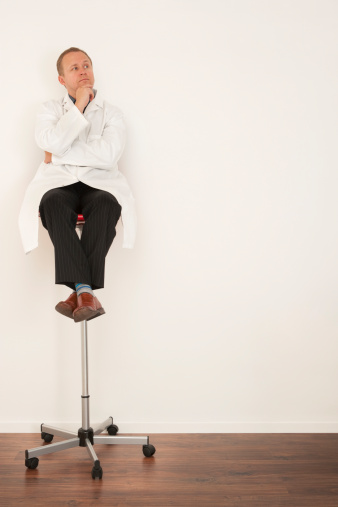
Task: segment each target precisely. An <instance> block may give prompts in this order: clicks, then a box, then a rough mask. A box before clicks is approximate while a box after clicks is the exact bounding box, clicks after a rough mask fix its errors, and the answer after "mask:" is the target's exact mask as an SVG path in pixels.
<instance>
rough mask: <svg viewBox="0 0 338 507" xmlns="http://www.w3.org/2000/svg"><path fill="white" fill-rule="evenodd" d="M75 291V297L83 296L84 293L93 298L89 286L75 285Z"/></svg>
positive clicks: (83, 284)
mask: <svg viewBox="0 0 338 507" xmlns="http://www.w3.org/2000/svg"><path fill="white" fill-rule="evenodd" d="M75 289H76V294H77V297H79V296H80V294H83V293H84V292H87V293H88V294H91V295H92V296H93V297H94V292H93V290H92V288H91V286H90V285H88V284H86V283H76V284H75Z"/></svg>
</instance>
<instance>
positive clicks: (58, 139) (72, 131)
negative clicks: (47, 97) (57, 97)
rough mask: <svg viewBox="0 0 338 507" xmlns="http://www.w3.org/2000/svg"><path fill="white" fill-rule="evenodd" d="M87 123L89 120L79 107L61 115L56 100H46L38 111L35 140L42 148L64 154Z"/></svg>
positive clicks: (59, 154)
mask: <svg viewBox="0 0 338 507" xmlns="http://www.w3.org/2000/svg"><path fill="white" fill-rule="evenodd" d="M87 125H88V121H87V120H86V118H85V117H84V116H83V114H81V113H80V111H79V110H78V108H77V107H75V106H74V107H72V108H71V109H70V110H69V111H67V112H66V113H65V114H63V115H61V117H60V116H59V114H58V110H57V105H56V104H55V103H54V101H50V102H46V103H45V104H43V105H42V107H41V108H40V110H39V112H38V117H37V122H36V128H35V140H36V142H37V145H38V146H39V147H40V148H41V149H42V150H44V151H48V152H50V153H53V154H55V155H58V156H62V155H64V154H65V153H67V151H69V149H70V147H71V145H72V143H73V142H74V140H75V139H76V138H77V137H78V135H79V134H80V132H81V131H82V130H83V129H85V128H86V127H87Z"/></svg>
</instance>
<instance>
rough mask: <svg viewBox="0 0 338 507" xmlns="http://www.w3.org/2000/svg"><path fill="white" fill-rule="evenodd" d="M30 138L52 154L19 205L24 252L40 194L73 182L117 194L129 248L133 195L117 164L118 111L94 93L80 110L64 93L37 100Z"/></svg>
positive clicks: (30, 244) (121, 129)
mask: <svg viewBox="0 0 338 507" xmlns="http://www.w3.org/2000/svg"><path fill="white" fill-rule="evenodd" d="M35 138H36V142H37V144H38V146H39V147H40V148H41V149H42V150H44V151H48V152H50V153H52V154H53V155H52V162H51V163H50V164H45V163H44V162H42V164H40V166H39V168H38V170H37V173H36V175H35V177H34V179H33V180H32V181H31V183H30V184H29V186H28V188H27V190H26V194H25V197H24V201H23V204H22V207H21V210H20V215H19V229H20V233H21V239H22V242H23V247H24V250H25V252H26V253H28V252H30V251H31V250H33V249H34V248H36V247H37V246H38V230H39V218H38V213H39V205H40V201H41V198H42V196H43V195H44V194H45V193H46V192H47V191H48V190H51V189H52V188H57V187H62V186H66V185H71V184H73V183H76V182H78V181H82V182H83V183H85V184H87V185H89V186H91V187H94V188H98V189H100V190H106V191H107V192H110V193H111V194H113V195H114V196H115V197H116V199H117V201H118V202H119V204H120V205H121V207H122V213H121V218H122V223H123V228H124V238H123V247H124V248H132V247H133V245H134V241H135V232H136V216H135V205H134V198H133V195H132V193H131V190H130V188H129V185H128V183H127V180H126V178H125V177H124V176H123V175H122V174H121V173H120V171H119V170H118V167H117V161H118V160H119V158H120V156H121V154H122V151H123V148H124V145H125V124H124V120H123V115H122V112H121V111H120V110H119V109H118V108H117V107H114V106H111V105H110V104H108V103H107V102H105V101H104V100H102V99H101V97H100V95H99V94H98V93H95V98H94V99H93V100H92V102H90V104H89V105H88V106H87V108H86V110H85V112H84V114H81V113H80V111H79V110H78V108H77V107H76V106H75V105H74V103H73V102H72V100H71V99H70V98H69V96H68V93H67V94H66V96H65V97H64V98H63V99H60V100H51V101H49V102H45V103H44V104H43V105H42V107H41V109H40V111H39V113H38V118H37V124H36V131H35Z"/></svg>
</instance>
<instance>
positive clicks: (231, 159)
mask: <svg viewBox="0 0 338 507" xmlns="http://www.w3.org/2000/svg"><path fill="white" fill-rule="evenodd" d="M337 25H338V4H337V2H336V1H334V0H320V1H319V0H283V1H282V0H272V1H269V0H97V1H96V2H95V3H93V2H92V1H89V0H73V1H72V2H71V3H69V2H68V1H66V0H59V1H58V2H48V1H47V2H46V1H45V0H34V1H32V2H25V1H23V0H12V1H11V2H3V4H2V9H1V31H0V41H1V48H2V51H1V60H0V61H1V64H0V69H1V90H2V97H1V98H2V100H1V118H2V122H1V140H2V143H1V154H2V164H1V168H2V171H1V173H2V182H1V183H2V184H1V189H0V191H1V214H0V220H1V231H2V241H1V249H0V256H1V257H0V262H1V280H2V287H1V354H0V362H1V364H0V395H1V413H0V430H1V431H5V432H6V431H8V432H10V431H18V432H20V431H22V432H30V431H32V432H38V431H39V428H40V427H39V425H40V424H41V423H42V422H44V423H50V424H57V425H59V426H62V425H64V426H67V424H68V426H69V423H71V424H74V426H75V427H79V426H80V423H81V399H80V395H81V371H80V367H81V357H80V326H79V325H76V324H74V323H73V322H72V321H70V320H69V319H66V318H64V317H62V316H61V315H59V314H57V313H56V312H55V310H54V306H55V304H56V303H57V302H58V301H60V300H61V299H65V298H66V297H67V296H68V293H69V290H68V289H67V288H65V287H60V286H56V285H54V257H53V248H52V244H51V242H50V240H49V237H48V234H47V232H46V231H45V230H44V229H43V228H42V227H40V245H39V248H38V249H37V250H34V251H33V252H32V253H30V254H29V255H27V256H25V254H24V253H23V249H22V245H21V241H20V237H19V231H18V226H17V218H18V213H19V209H20V206H21V202H22V199H23V196H24V192H25V189H26V187H27V185H28V183H29V181H30V180H31V179H32V178H33V176H34V174H35V171H36V169H37V167H38V165H39V163H40V161H41V160H42V157H43V153H42V152H41V150H40V149H39V148H38V147H37V146H36V145H35V141H34V125H35V117H36V111H37V108H38V106H39V104H40V103H41V102H42V101H45V100H48V99H50V98H59V97H61V96H63V95H64V93H65V89H64V88H63V87H61V85H60V84H59V83H58V81H57V73H56V67H55V62H56V60H57V58H58V56H59V54H60V53H61V52H62V51H63V50H65V49H66V48H68V47H70V46H78V47H80V48H83V49H84V50H85V51H87V52H88V53H89V55H90V56H91V58H92V60H93V64H94V72H95V77H96V84H95V87H96V88H97V89H99V90H100V92H101V93H102V94H103V96H104V97H105V98H106V100H108V101H109V102H111V103H112V104H114V105H116V106H118V107H120V108H121V109H122V110H123V111H124V113H125V116H126V121H127V127H128V142H127V146H126V149H125V153H124V155H123V157H122V159H121V162H120V164H119V168H120V169H121V170H122V171H123V173H124V174H125V175H126V177H127V178H128V181H129V183H130V185H131V187H132V189H133V192H134V195H135V198H136V202H137V210H138V221H139V227H138V237H137V243H136V247H135V248H134V249H133V250H125V249H122V226H121V224H119V226H118V234H117V237H116V239H115V241H114V243H113V246H112V248H111V250H110V252H109V254H108V256H107V262H106V287H105V289H103V290H102V291H100V292H99V293H98V296H99V298H100V300H101V302H102V303H103V305H104V307H105V309H106V312H107V313H106V315H105V316H103V317H101V318H99V319H95V320H94V321H93V322H92V323H89V341H90V344H89V353H90V356H89V357H90V360H89V386H90V388H89V392H90V394H91V420H92V422H93V423H95V422H98V421H101V420H104V419H105V418H107V417H108V416H110V415H112V416H113V417H114V421H115V422H116V423H117V424H118V425H119V427H120V431H121V432H123V431H131V432H132V431H135V432H137V431H144V432H162V431H163V432H177V431H182V432H183V431H187V432H195V431H201V432H203V431H205V432H215V431H217V432H227V431H231V432H237V431H238V432H246V431H248V432H251V431H253V432H263V431H266V432H270V431H271V432H272V431H286V432H288V431H302V432H307V431H314V432H315V431H320V432H326V431H337V430H338V395H337V386H338V368H337V365H338V313H337V307H338V270H337V259H338V242H337V225H338V224H337V190H338V188H337V187H338V172H337V133H338V123H337V117H338V115H337V113H338V100H337V88H338V71H337V48H338V46H337V43H338V26H337Z"/></svg>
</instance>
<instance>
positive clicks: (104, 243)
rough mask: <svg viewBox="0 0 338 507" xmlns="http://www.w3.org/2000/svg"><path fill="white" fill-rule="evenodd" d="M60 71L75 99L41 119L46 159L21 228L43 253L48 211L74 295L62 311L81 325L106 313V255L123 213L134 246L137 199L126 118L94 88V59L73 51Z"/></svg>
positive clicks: (49, 107)
mask: <svg viewBox="0 0 338 507" xmlns="http://www.w3.org/2000/svg"><path fill="white" fill-rule="evenodd" d="M57 70H58V74H59V76H58V79H59V82H60V83H61V85H63V86H64V87H65V88H66V90H67V93H66V95H65V97H64V98H63V99H61V100H52V101H49V102H46V103H45V104H43V105H42V107H41V109H40V111H39V113H38V118H37V124H36V131H35V138H36V142H37V144H38V146H39V147H40V148H41V149H42V150H44V152H45V159H44V162H43V163H42V164H41V165H40V166H39V168H38V171H37V173H36V175H35V178H34V179H33V181H32V182H31V183H30V185H29V186H28V188H27V191H26V194H25V198H24V202H23V205H22V208H21V211H20V216H19V227H20V232H21V237H22V241H23V245H24V250H25V252H26V253H28V252H30V251H31V250H33V249H34V248H36V247H37V246H38V212H39V211H40V216H41V221H42V224H43V226H44V227H45V228H46V229H47V230H48V233H49V235H50V238H51V240H52V242H53V245H54V252H55V283H57V284H63V285H66V286H68V287H70V288H71V289H73V292H72V294H71V295H70V296H69V297H68V299H66V300H65V301H61V302H60V303H58V304H57V305H56V307H55V308H56V310H57V311H58V312H59V313H61V314H63V315H65V316H67V317H70V318H72V319H74V321H75V322H80V321H82V320H90V319H93V318H95V317H99V316H100V315H102V314H103V313H105V311H104V309H103V308H102V305H101V303H100V302H99V300H98V299H97V298H96V297H95V295H94V293H93V290H95V289H100V288H102V287H103V286H104V265H105V256H106V254H107V252H108V250H109V248H110V246H111V244H112V242H113V239H114V237H115V234H116V232H115V226H116V223H117V221H118V220H119V218H120V215H121V214H122V221H123V226H124V242H123V246H124V247H125V248H132V247H133V244H134V238H135V228H136V220H135V209H134V198H133V196H132V193H131V190H130V188H129V185H128V183H127V181H126V179H125V178H124V176H123V175H122V174H121V173H120V172H119V170H118V167H117V161H118V160H119V158H120V156H121V154H122V152H123V148H124V145H125V125H124V121H123V115H122V113H121V111H120V110H119V109H117V108H116V107H113V106H111V105H110V104H108V103H107V102H105V101H104V100H103V99H102V98H101V97H100V95H99V94H98V93H97V91H96V90H95V89H94V88H93V86H94V73H93V65H92V61H91V59H90V57H89V56H88V55H87V53H86V52H85V51H82V50H80V49H79V48H74V47H72V48H69V49H67V50H66V51H64V52H63V53H62V54H61V55H60V57H59V59H58V61H57ZM79 213H81V214H83V216H84V220H85V224H84V226H83V231H82V236H81V239H79V238H78V236H77V233H76V230H75V226H76V221H77V216H78V214H79Z"/></svg>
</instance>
